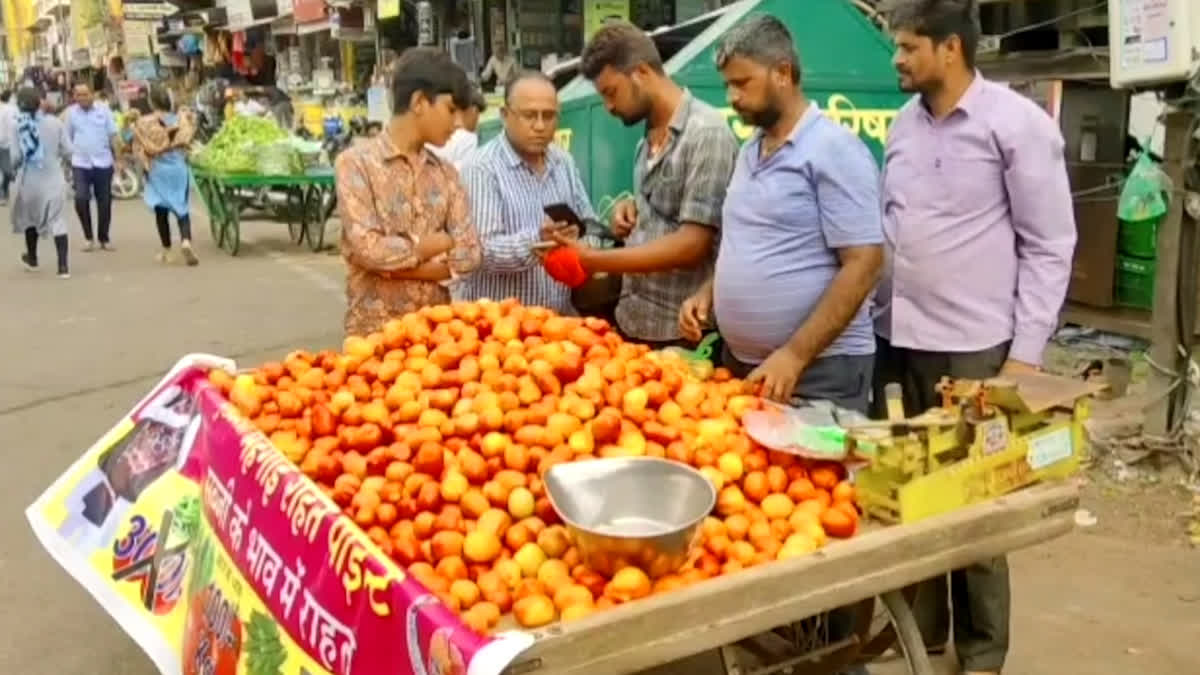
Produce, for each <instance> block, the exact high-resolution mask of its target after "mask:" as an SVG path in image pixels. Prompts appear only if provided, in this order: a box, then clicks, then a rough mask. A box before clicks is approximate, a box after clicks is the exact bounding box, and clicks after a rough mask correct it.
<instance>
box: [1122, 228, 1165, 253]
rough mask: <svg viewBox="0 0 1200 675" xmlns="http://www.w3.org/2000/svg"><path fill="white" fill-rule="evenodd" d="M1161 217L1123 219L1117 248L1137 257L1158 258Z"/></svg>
mask: <svg viewBox="0 0 1200 675" xmlns="http://www.w3.org/2000/svg"><path fill="white" fill-rule="evenodd" d="M1161 220H1162V219H1161V218H1150V219H1147V220H1137V221H1125V220H1122V221H1121V224H1120V227H1118V228H1117V250H1118V251H1119V252H1120V253H1121V255H1128V256H1134V257H1135V258H1151V259H1152V258H1157V257H1158V256H1157V255H1156V251H1157V242H1158V223H1159V221H1161Z"/></svg>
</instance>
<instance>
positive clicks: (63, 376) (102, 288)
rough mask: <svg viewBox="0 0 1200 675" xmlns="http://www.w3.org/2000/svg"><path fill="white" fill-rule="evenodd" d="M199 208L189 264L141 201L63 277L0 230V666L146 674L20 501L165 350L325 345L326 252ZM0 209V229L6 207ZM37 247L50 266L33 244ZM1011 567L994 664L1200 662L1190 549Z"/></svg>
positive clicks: (883, 670)
mask: <svg viewBox="0 0 1200 675" xmlns="http://www.w3.org/2000/svg"><path fill="white" fill-rule="evenodd" d="M198 210H199V211H201V213H198V214H197V216H196V221H197V222H196V225H195V229H196V233H197V236H196V239H197V241H196V250H197V252H198V253H199V254H200V257H201V264H200V266H199V267H196V268H187V267H182V266H163V265H161V264H159V263H157V262H155V261H154V254H155V253H156V251H157V246H158V244H157V238H156V236H155V234H154V224H153V219H152V218H151V217H150V215H149V214H148V213H147V211H146V210H145V208H144V207H143V206H142V204H141V203H140V202H122V203H118V204H117V208H116V217H115V221H116V222H115V224H114V228H113V231H114V243H115V244H116V246H117V248H118V250H117V251H115V252H112V253H101V252H94V253H88V254H84V253H80V252H79V243H80V240H79V236H78V230H77V228H73V231H72V242H71V249H72V251H71V257H72V275H73V277H72V278H71V279H69V280H59V279H56V278H54V276H53V275H52V274H49V273H48V272H49V270H45V269H44V270H43V271H41V272H40V273H27V272H25V271H23V270H22V269H21V267H20V265H19V263H18V255H19V252H20V247H21V239H20V237H17V236H7V237H3V238H2V239H0V298H2V299H0V307H3V312H2V313H0V318H2V320H0V354H3V357H2V358H3V366H0V452H3V453H4V458H5V459H6V461H8V462H10V463H9V464H8V465H7V468H6V470H5V471H2V472H0V541H3V542H4V545H3V546H2V547H0V571H2V572H3V575H2V578H3V581H2V582H0V606H2V607H4V608H5V610H6V611H4V612H3V613H0V634H3V635H6V636H7V638H6V639H5V640H4V641H3V646H0V673H5V674H8V673H13V674H16V673H20V674H21V675H67V674H71V675H73V674H75V673H105V674H114V675H115V674H119V675H152V673H153V672H154V671H153V668H152V667H151V665H150V663H149V661H148V660H147V659H146V658H145V657H144V656H143V654H142V653H141V651H140V650H139V649H138V647H137V646H136V645H134V643H133V642H132V641H131V640H130V639H128V638H127V637H126V636H125V635H124V634H123V633H121V632H120V631H119V630H118V629H117V628H116V625H115V623H114V622H113V621H112V620H110V619H109V618H108V616H107V615H106V614H105V612H104V611H103V610H102V609H101V608H99V607H98V606H97V605H96V604H95V602H94V601H93V600H92V599H91V598H90V597H88V595H87V594H86V593H85V592H84V591H83V590H81V589H80V587H79V586H77V585H76V584H75V583H74V581H72V580H71V579H70V578H69V577H68V576H67V575H66V574H65V573H64V572H63V571H62V570H61V569H60V568H59V567H58V566H57V565H56V564H55V563H54V562H53V561H52V560H51V559H50V557H49V556H48V555H47V554H46V553H45V552H44V551H43V550H42V549H41V547H40V546H39V545H38V543H37V542H36V540H35V539H34V537H33V535H32V534H31V532H30V530H29V527H28V525H27V523H26V521H25V517H24V509H25V507H26V506H27V505H28V504H29V503H30V502H31V501H32V500H33V499H34V498H35V497H36V496H37V495H38V494H39V493H40V492H41V491H42V490H43V489H45V487H46V486H48V485H49V484H50V482H51V481H52V480H54V479H55V478H56V477H57V476H58V475H59V474H60V473H61V472H62V471H63V470H64V469H65V468H66V467H67V466H68V465H69V464H70V463H71V462H72V461H74V460H75V459H76V458H77V457H78V456H79V454H80V453H81V451H82V450H83V449H84V448H86V447H87V446H88V445H89V444H91V442H93V441H94V440H95V439H96V438H97V437H98V436H99V435H100V434H101V433H102V432H104V431H105V430H106V429H107V428H108V427H109V426H110V425H111V424H112V423H113V422H115V421H116V420H117V419H118V418H119V417H120V416H121V415H122V414H123V413H124V412H125V411H126V410H127V409H128V408H129V407H130V406H131V405H132V404H133V403H134V402H135V401H136V400H137V399H138V398H139V397H141V396H142V395H143V394H144V393H145V392H146V391H147V389H148V388H149V387H150V386H151V385H153V384H154V382H155V381H157V379H158V378H159V377H160V376H161V374H162V373H163V371H164V370H165V369H166V368H168V367H169V366H170V365H171V364H172V363H174V362H175V360H176V359H177V358H178V357H179V356H180V355H182V354H184V353H187V352H210V353H214V354H221V355H225V356H229V357H232V358H234V359H236V360H237V361H239V362H241V363H247V364H251V363H255V362H257V361H261V360H263V359H265V358H266V357H268V356H278V355H281V354H282V353H284V352H285V351H287V350H289V349H292V348H297V347H305V348H320V347H326V346H332V345H336V344H338V343H340V340H341V329H340V326H341V322H342V309H343V304H344V303H343V298H342V268H341V262H340V259H339V258H338V257H337V256H336V255H330V254H313V253H310V252H308V251H307V250H306V249H299V248H297V247H295V246H294V245H292V244H290V243H289V242H288V241H287V237H286V233H285V231H284V228H283V227H282V226H281V225H276V224H271V223H249V224H245V225H244V226H243V227H244V229H243V233H244V235H245V236H246V240H247V243H246V245H245V246H243V248H242V253H241V255H240V256H239V257H237V258H231V257H229V256H228V255H226V254H225V253H222V252H219V251H217V250H215V248H214V247H213V246H212V243H211V242H210V240H209V237H208V225H207V222H206V221H205V219H204V216H203V214H202V209H198ZM0 217H3V220H4V221H5V223H6V224H5V228H6V229H7V220H8V214H7V211H6V210H3V209H0ZM331 240H332V238H331ZM43 251H44V252H43V258H44V259H45V260H50V259H51V257H50V256H49V253H50V250H49V242H44V243H43ZM1102 524H1103V523H1102ZM1113 532H1117V533H1119V532H1120V530H1114V531H1113ZM1013 570H1014V576H1015V578H1014V582H1013V586H1014V589H1015V593H1016V598H1015V615H1014V619H1013V621H1014V627H1013V640H1014V646H1013V653H1012V657H1011V660H1010V667H1009V669H1008V671H1007V672H1010V673H1015V674H1029V675H1037V674H1041V673H1046V674H1047V675H1050V674H1053V675H1062V674H1068V673H1069V674H1070V675H1125V674H1127V673H1144V674H1146V675H1194V674H1195V673H1197V672H1200V656H1198V655H1197V651H1196V649H1195V639H1196V636H1197V635H1200V556H1198V555H1197V553H1196V552H1195V551H1192V550H1189V549H1185V548H1182V547H1180V546H1178V545H1175V544H1172V543H1171V542H1157V541H1154V542H1147V541H1143V540H1141V539H1135V538H1133V537H1130V536H1129V535H1128V534H1124V533H1121V534H1108V533H1106V530H1104V528H1102V527H1097V528H1094V529H1093V530H1090V531H1089V532H1088V533H1081V534H1077V535H1073V536H1072V537H1069V538H1067V539H1065V540H1062V541H1060V542H1056V543H1054V544H1052V545H1047V546H1044V547H1041V548H1039V549H1035V550H1032V551H1028V552H1024V553H1021V554H1019V555H1017V556H1015V557H1014V560H1013ZM873 672H875V673H877V674H880V675H884V674H886V675H891V674H892V673H899V672H901V671H900V669H898V668H897V667H896V666H895V664H891V665H889V664H882V665H879V666H876V667H875V669H874V670H873ZM947 672H950V671H947ZM289 675H290V674H289Z"/></svg>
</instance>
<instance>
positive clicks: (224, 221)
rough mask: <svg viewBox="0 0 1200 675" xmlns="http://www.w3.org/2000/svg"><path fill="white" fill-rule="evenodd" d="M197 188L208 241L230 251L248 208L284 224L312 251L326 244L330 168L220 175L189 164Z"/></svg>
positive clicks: (233, 250)
mask: <svg viewBox="0 0 1200 675" xmlns="http://www.w3.org/2000/svg"><path fill="white" fill-rule="evenodd" d="M192 179H193V180H194V181H195V183H196V191H197V192H199V193H200V199H201V200H202V201H203V202H204V207H205V208H206V209H207V210H208V220H209V227H210V232H211V233H212V238H213V241H214V242H215V243H216V244H217V246H219V247H220V248H222V249H225V250H226V251H228V252H229V254H230V255H237V254H238V250H239V249H240V248H241V218H242V214H243V213H244V212H246V211H248V210H257V211H260V212H264V211H265V212H266V213H267V214H268V215H269V216H270V217H272V218H274V219H276V220H281V221H284V222H286V223H287V226H288V235H289V236H290V237H291V240H292V241H293V242H294V243H296V244H297V245H300V244H303V243H305V242H308V246H309V248H310V249H312V250H313V251H319V250H321V248H322V247H323V246H324V245H325V221H326V219H327V216H328V214H329V209H328V208H326V206H327V204H329V203H330V202H331V201H332V200H333V190H334V187H333V170H332V169H329V168H318V169H309V170H308V171H306V172H304V173H302V174H296V175H290V176H263V175H258V174H249V173H245V174H222V173H216V172H212V171H206V170H204V169H202V168H199V167H195V166H194V167H193V168H192Z"/></svg>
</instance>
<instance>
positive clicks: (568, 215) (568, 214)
mask: <svg viewBox="0 0 1200 675" xmlns="http://www.w3.org/2000/svg"><path fill="white" fill-rule="evenodd" d="M542 210H543V211H545V212H546V215H547V216H549V218H550V220H553V221H554V222H556V223H566V224H568V225H574V226H576V227H579V228H580V229H582V228H583V221H582V220H580V219H579V216H578V215H577V214H576V213H575V211H574V210H573V209H572V208H571V207H569V206H567V205H566V204H550V205H548V206H546V207H544V208H543V209H542Z"/></svg>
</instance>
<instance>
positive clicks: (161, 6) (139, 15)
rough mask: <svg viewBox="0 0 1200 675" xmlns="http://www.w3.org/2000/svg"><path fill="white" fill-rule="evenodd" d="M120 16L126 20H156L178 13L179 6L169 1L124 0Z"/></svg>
mask: <svg viewBox="0 0 1200 675" xmlns="http://www.w3.org/2000/svg"><path fill="white" fill-rule="evenodd" d="M123 7H124V9H123V11H122V14H121V16H122V17H124V18H125V20H126V21H158V20H160V19H163V18H165V17H168V16H173V15H175V14H177V13H179V8H178V7H176V6H175V5H172V4H171V3H169V2H160V1H159V0H152V1H150V2H146V1H144V0H125V3H124V5H123Z"/></svg>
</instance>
